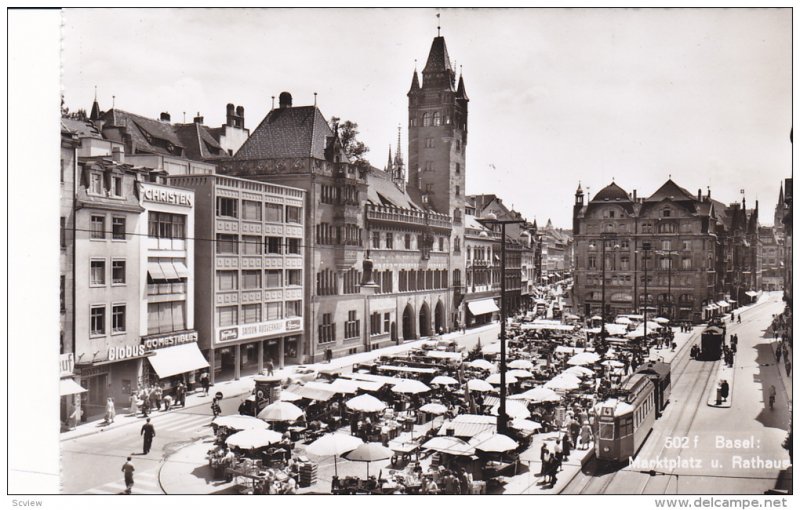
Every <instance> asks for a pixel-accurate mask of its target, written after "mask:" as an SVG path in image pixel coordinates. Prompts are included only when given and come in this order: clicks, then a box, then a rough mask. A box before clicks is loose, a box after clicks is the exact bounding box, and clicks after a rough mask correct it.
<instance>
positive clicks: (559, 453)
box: [553, 439, 564, 471]
mask: <svg viewBox="0 0 800 510" xmlns="http://www.w3.org/2000/svg"><path fill="white" fill-rule="evenodd" d="M553 456H554V457H555V462H556V464H557V465H558V467H557V469H556V470H557V471H560V470H561V463H562V462H563V461H564V449H563V448H562V447H561V439H556V444H555V446H554V447H553Z"/></svg>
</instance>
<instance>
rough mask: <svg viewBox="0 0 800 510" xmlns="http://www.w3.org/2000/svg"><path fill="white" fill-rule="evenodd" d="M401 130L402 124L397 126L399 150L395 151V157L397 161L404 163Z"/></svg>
mask: <svg viewBox="0 0 800 510" xmlns="http://www.w3.org/2000/svg"><path fill="white" fill-rule="evenodd" d="M400 129H401V127H400V124H399V123H398V124H397V148H396V149H395V156H394V157H395V159H397V160H400V161H402V160H403V156H402V153H403V152H402V145H400Z"/></svg>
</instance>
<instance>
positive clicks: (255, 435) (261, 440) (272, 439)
mask: <svg viewBox="0 0 800 510" xmlns="http://www.w3.org/2000/svg"><path fill="white" fill-rule="evenodd" d="M281 439H283V434H281V433H280V432H275V431H274V430H264V429H248V430H243V431H241V432H237V433H236V434H233V435H231V436H228V439H226V440H225V444H227V445H228V446H232V447H235V448H242V449H244V450H252V449H253V448H263V447H265V446H269V445H271V444H275V443H279V442H280V441H281Z"/></svg>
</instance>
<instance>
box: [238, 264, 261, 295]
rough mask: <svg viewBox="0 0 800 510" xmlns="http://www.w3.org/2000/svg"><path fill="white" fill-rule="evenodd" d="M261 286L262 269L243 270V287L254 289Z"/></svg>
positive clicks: (244, 288)
mask: <svg viewBox="0 0 800 510" xmlns="http://www.w3.org/2000/svg"><path fill="white" fill-rule="evenodd" d="M260 288H261V270H259V269H256V270H242V289H243V290H253V289H260Z"/></svg>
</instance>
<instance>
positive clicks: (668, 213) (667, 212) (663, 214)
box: [661, 209, 672, 218]
mask: <svg viewBox="0 0 800 510" xmlns="http://www.w3.org/2000/svg"><path fill="white" fill-rule="evenodd" d="M670 216H672V211H671V210H669V209H664V210H663V211H661V217H662V218H669V217H670Z"/></svg>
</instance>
